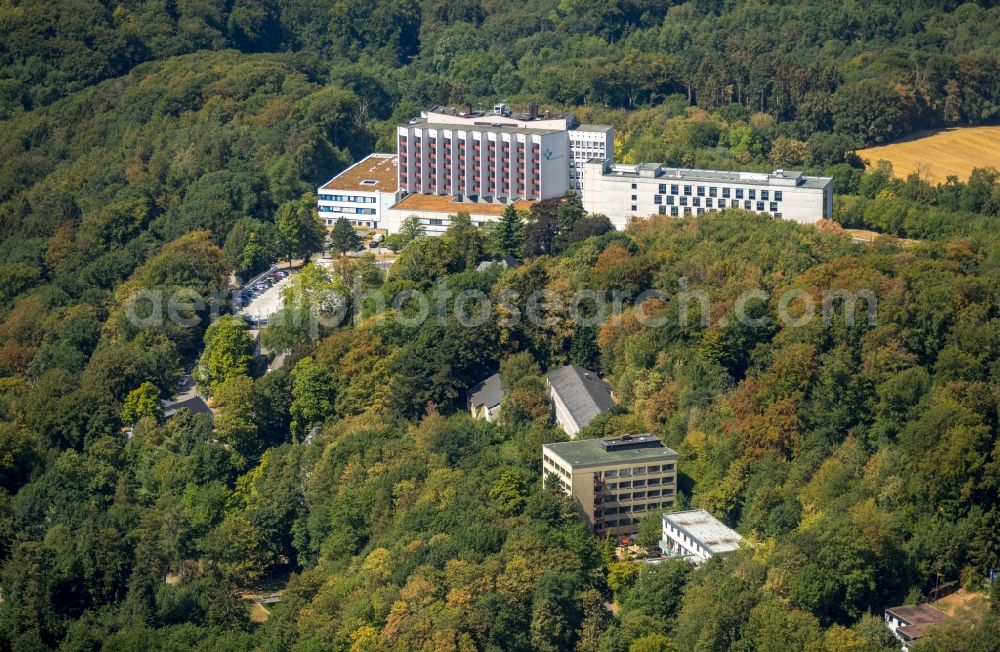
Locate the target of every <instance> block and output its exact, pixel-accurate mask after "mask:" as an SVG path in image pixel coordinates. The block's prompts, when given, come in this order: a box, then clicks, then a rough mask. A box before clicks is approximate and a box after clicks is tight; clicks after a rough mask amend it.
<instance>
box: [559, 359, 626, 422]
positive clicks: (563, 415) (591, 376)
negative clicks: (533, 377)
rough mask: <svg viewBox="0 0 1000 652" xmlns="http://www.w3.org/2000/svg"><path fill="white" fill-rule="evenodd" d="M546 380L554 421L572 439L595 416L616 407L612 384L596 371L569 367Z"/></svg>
mask: <svg viewBox="0 0 1000 652" xmlns="http://www.w3.org/2000/svg"><path fill="white" fill-rule="evenodd" d="M545 378H546V384H547V385H548V388H549V398H550V399H551V400H552V413H553V419H554V420H555V422H556V424H557V425H558V426H559V427H560V428H562V429H563V430H564V431H565V432H566V434H567V435H569V436H570V437H576V435H577V434H578V433H579V432H580V430H582V429H583V428H585V427H586V426H587V424H589V423H590V422H591V421H593V420H594V417H596V416H597V415H599V414H601V413H602V412H607V411H608V410H610V409H611V408H612V407H614V405H615V400H614V394H613V392H612V390H611V385H609V384H607V383H606V382H604V381H603V380H601V378H600V376H598V375H597V373H596V372H594V371H589V370H587V369H584V368H583V367H578V366H576V365H566V366H565V367H560V368H559V369H556V370H555V371H552V372H550V373H549V375H548V376H546V377H545Z"/></svg>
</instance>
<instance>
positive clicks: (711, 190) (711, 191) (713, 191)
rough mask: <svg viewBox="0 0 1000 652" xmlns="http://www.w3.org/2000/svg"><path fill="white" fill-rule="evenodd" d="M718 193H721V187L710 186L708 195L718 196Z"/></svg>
mask: <svg viewBox="0 0 1000 652" xmlns="http://www.w3.org/2000/svg"><path fill="white" fill-rule="evenodd" d="M718 195H719V189H718V188H716V187H715V186H710V187H709V189H708V196H709V197H717V196H718Z"/></svg>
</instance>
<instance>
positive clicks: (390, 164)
mask: <svg viewBox="0 0 1000 652" xmlns="http://www.w3.org/2000/svg"><path fill="white" fill-rule="evenodd" d="M397 177H398V169H397V163H396V155H395V154H369V155H368V156H366V157H365V158H363V159H361V160H360V161H358V162H357V163H355V164H354V165H352V166H350V167H349V168H347V169H346V170H344V171H343V172H341V173H340V174H338V175H337V176H335V177H334V178H332V179H330V180H329V181H327V182H326V183H324V184H323V185H322V186H320V187H319V188H318V189H317V191H316V194H317V202H316V204H317V206H316V208H317V210H318V211H319V217H320V219H321V220H322V221H323V224H324V225H326V227H327V228H328V229H332V228H333V225H334V224H335V223H336V222H337V220H338V219H339V218H341V217H344V218H347V219H348V220H349V221H350V222H351V225H352V226H354V227H357V228H361V229H364V228H368V229H384V228H386V225H385V224H384V222H385V219H386V216H387V212H388V210H389V208H390V207H391V206H392V205H393V204H395V203H396V201H397V200H398V198H399V192H397V185H396V179H397Z"/></svg>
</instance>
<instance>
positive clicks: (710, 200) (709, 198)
mask: <svg viewBox="0 0 1000 652" xmlns="http://www.w3.org/2000/svg"><path fill="white" fill-rule="evenodd" d="M705 206H707V207H708V208H711V207H712V198H711V197H707V198H706V199H705Z"/></svg>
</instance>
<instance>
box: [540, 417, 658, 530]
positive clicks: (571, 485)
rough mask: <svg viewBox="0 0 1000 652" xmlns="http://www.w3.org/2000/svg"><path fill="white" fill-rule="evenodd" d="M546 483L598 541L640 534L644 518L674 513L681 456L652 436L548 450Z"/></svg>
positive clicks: (561, 444) (567, 443) (580, 441)
mask: <svg viewBox="0 0 1000 652" xmlns="http://www.w3.org/2000/svg"><path fill="white" fill-rule="evenodd" d="M542 478H543V481H544V482H546V483H558V488H559V490H560V491H562V492H563V493H564V494H566V495H568V496H570V497H571V498H572V499H573V502H574V503H575V505H576V508H577V510H578V511H579V513H580V516H581V517H582V518H583V520H584V522H585V523H586V524H587V526H588V527H590V529H591V531H593V532H594V533H595V534H597V535H598V536H600V535H603V534H607V533H611V534H615V535H625V534H635V533H636V532H638V531H639V521H641V520H642V518H643V517H644V516H646V515H647V514H650V513H657V512H660V511H662V510H664V509H670V508H671V507H673V504H674V499H675V497H676V493H677V453H676V452H674V451H673V450H672V449H670V448H668V447H667V446H664V445H663V443H662V442H661V441H660V440H659V438H658V437H656V436H655V435H651V434H649V433H645V434H641V435H622V436H621V437H610V438H606V439H576V440H573V441H563V442H556V443H553V444H545V445H543V446H542ZM547 486H549V484H547Z"/></svg>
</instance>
